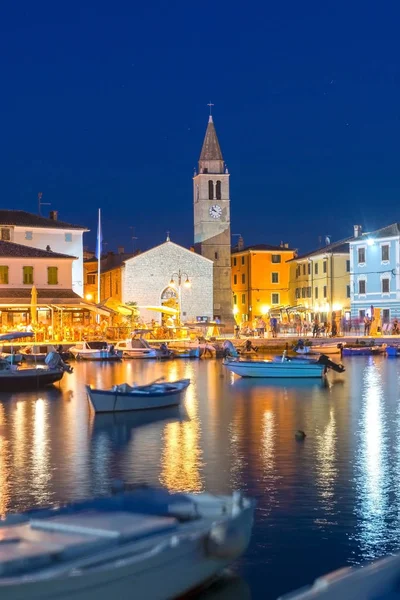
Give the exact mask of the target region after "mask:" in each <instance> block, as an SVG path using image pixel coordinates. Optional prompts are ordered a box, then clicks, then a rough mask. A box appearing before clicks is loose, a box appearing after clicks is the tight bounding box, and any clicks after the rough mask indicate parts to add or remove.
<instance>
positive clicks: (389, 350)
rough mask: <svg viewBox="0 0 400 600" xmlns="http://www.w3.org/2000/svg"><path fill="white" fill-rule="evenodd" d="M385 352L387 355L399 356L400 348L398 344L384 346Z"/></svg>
mask: <svg viewBox="0 0 400 600" xmlns="http://www.w3.org/2000/svg"><path fill="white" fill-rule="evenodd" d="M386 354H387V355H388V356H400V348H399V347H398V346H386Z"/></svg>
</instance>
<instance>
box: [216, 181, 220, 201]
mask: <svg viewBox="0 0 400 600" xmlns="http://www.w3.org/2000/svg"><path fill="white" fill-rule="evenodd" d="M215 193H216V196H217V200H221V182H220V181H217V185H216V186H215Z"/></svg>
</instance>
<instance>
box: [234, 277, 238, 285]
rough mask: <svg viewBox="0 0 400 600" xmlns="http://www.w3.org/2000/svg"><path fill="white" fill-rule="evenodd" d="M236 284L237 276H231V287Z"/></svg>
mask: <svg viewBox="0 0 400 600" xmlns="http://www.w3.org/2000/svg"><path fill="white" fill-rule="evenodd" d="M236 284H237V275H234V276H233V285H236Z"/></svg>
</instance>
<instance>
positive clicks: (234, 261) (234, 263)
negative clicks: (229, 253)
mask: <svg viewBox="0 0 400 600" xmlns="http://www.w3.org/2000/svg"><path fill="white" fill-rule="evenodd" d="M233 266H234V267H236V256H235V257H234V259H233Z"/></svg>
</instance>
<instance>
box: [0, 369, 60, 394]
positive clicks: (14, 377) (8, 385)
mask: <svg viewBox="0 0 400 600" xmlns="http://www.w3.org/2000/svg"><path fill="white" fill-rule="evenodd" d="M25 371H26V373H25ZM63 375H64V372H63V371H61V370H59V369H48V370H46V369H21V370H20V371H18V374H16V373H15V372H13V371H3V372H0V392H19V391H22V390H35V389H38V388H42V387H46V386H47V385H52V384H53V383H57V381H60V380H61V379H62V377H63Z"/></svg>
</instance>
